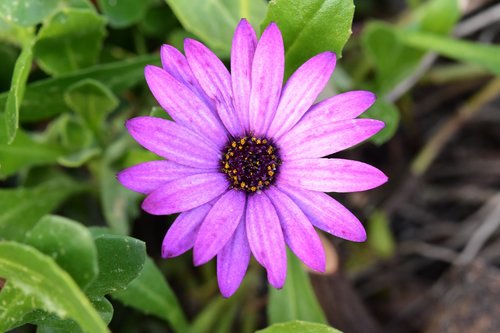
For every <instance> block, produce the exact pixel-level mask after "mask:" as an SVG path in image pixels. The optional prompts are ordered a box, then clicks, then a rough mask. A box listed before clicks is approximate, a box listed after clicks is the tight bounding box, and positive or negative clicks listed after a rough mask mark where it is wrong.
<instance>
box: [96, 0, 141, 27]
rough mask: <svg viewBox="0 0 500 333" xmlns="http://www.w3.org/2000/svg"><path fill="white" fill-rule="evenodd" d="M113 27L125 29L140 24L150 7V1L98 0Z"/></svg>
mask: <svg viewBox="0 0 500 333" xmlns="http://www.w3.org/2000/svg"><path fill="white" fill-rule="evenodd" d="M98 3H99V7H100V8H101V10H102V12H103V13H104V15H106V17H107V18H108V20H109V23H110V24H111V26H113V27H116V28H123V27H126V26H128V25H131V24H133V23H136V22H139V21H140V20H141V19H142V18H143V17H144V15H145V14H146V11H147V9H148V7H149V5H150V1H149V0H141V1H137V0H98Z"/></svg>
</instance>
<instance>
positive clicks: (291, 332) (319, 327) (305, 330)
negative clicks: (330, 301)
mask: <svg viewBox="0 0 500 333" xmlns="http://www.w3.org/2000/svg"><path fill="white" fill-rule="evenodd" d="M256 333H342V332H340V331H339V330H336V329H334V328H332V327H328V326H326V325H323V324H317V323H308V322H305V321H291V322H288V323H282V324H274V325H272V326H270V327H268V328H265V329H263V330H260V331H257V332H256Z"/></svg>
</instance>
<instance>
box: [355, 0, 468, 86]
mask: <svg viewBox="0 0 500 333" xmlns="http://www.w3.org/2000/svg"><path fill="white" fill-rule="evenodd" d="M459 18H460V10H459V7H458V1H457V0H430V1H427V2H426V3H425V4H423V5H422V6H420V7H419V8H418V9H417V10H415V11H414V12H413V13H412V16H410V17H409V19H408V20H407V21H406V22H405V24H406V25H405V26H393V25H389V24H386V23H382V22H370V23H369V24H368V25H367V26H366V27H365V29H364V30H363V34H362V36H361V41H362V44H363V48H364V50H365V53H366V54H368V55H369V56H370V57H371V60H372V63H373V65H374V67H375V70H376V74H377V76H376V81H377V85H378V87H377V88H378V89H377V90H378V92H379V93H383V94H387V93H389V92H390V91H391V89H393V88H394V87H395V86H396V85H397V84H399V83H400V82H401V81H403V80H405V79H406V78H407V77H409V76H410V75H412V74H413V73H414V72H415V71H416V70H417V69H418V67H419V64H420V62H421V60H422V57H423V56H424V55H425V52H423V51H422V50H415V49H413V48H409V47H407V46H406V45H404V44H403V43H401V41H400V40H399V38H398V34H399V33H401V34H404V35H406V34H407V33H410V32H412V31H427V32H434V33H437V34H447V33H449V32H450V31H451V30H452V29H453V26H454V25H455V23H456V22H457V21H458V19H459Z"/></svg>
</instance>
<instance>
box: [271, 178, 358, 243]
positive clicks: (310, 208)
mask: <svg viewBox="0 0 500 333" xmlns="http://www.w3.org/2000/svg"><path fill="white" fill-rule="evenodd" d="M278 188H279V189H280V190H281V191H283V192H285V193H286V194H287V195H288V196H289V197H290V198H291V199H292V200H293V201H294V202H295V203H296V204H297V205H298V206H299V207H300V209H302V211H303V212H304V213H305V214H306V215H307V217H308V218H309V221H311V223H312V224H313V225H314V226H315V227H316V228H319V229H321V230H323V231H326V232H328V233H329V234H332V235H334V236H336V237H340V238H344V239H347V240H350V241H353V242H364V241H365V240H366V232H365V228H364V227H363V225H362V224H361V222H359V220H358V219H357V218H356V216H354V215H353V214H352V213H351V212H350V211H349V210H348V209H347V208H345V207H344V206H342V205H341V204H340V203H339V202H337V201H336V200H334V199H333V198H332V197H330V196H329V195H328V194H325V193H322V192H314V191H307V190H301V189H299V188H295V187H290V186H283V185H280V186H278Z"/></svg>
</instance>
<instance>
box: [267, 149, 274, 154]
mask: <svg viewBox="0 0 500 333" xmlns="http://www.w3.org/2000/svg"><path fill="white" fill-rule="evenodd" d="M267 153H268V154H269V155H271V154H272V153H273V147H269V148H267Z"/></svg>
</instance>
